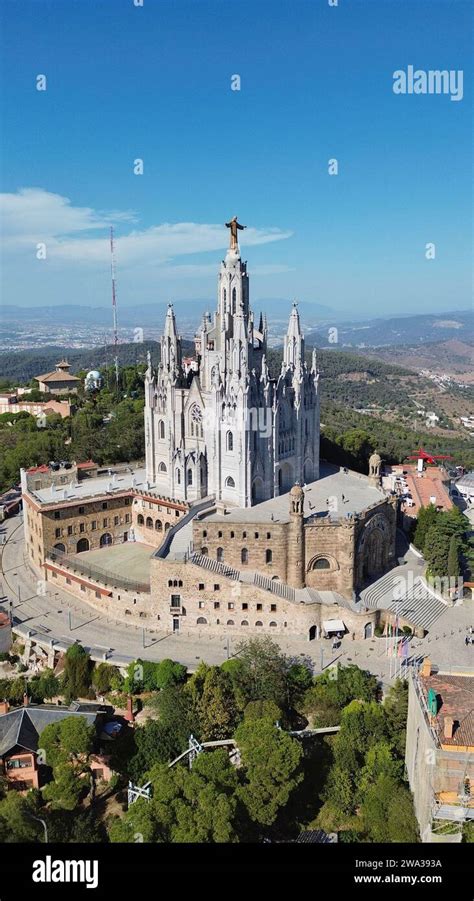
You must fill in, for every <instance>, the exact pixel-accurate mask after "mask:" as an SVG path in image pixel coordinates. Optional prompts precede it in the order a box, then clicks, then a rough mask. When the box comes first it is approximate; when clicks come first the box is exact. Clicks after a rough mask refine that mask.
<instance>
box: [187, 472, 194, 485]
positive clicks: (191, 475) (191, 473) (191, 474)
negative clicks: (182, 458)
mask: <svg viewBox="0 0 474 901" xmlns="http://www.w3.org/2000/svg"><path fill="white" fill-rule="evenodd" d="M187 482H188V485H192V484H193V471H192V469H188V473H187Z"/></svg>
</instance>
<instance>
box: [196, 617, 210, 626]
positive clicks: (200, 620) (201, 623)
mask: <svg viewBox="0 0 474 901" xmlns="http://www.w3.org/2000/svg"><path fill="white" fill-rule="evenodd" d="M196 623H197V624H198V626H207V619H206V618H205V617H204V616H198V618H197V620H196Z"/></svg>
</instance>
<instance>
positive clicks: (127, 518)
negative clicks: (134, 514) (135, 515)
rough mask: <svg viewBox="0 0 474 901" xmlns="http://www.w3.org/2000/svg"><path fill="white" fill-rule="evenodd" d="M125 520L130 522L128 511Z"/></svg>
mask: <svg viewBox="0 0 474 901" xmlns="http://www.w3.org/2000/svg"><path fill="white" fill-rule="evenodd" d="M125 522H130V513H126V514H125Z"/></svg>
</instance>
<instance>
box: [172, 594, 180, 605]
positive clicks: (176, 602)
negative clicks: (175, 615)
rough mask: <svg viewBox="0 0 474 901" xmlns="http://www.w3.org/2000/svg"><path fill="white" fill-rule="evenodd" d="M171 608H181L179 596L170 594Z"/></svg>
mask: <svg viewBox="0 0 474 901" xmlns="http://www.w3.org/2000/svg"><path fill="white" fill-rule="evenodd" d="M171 606H172V607H181V595H180V594H172V595H171Z"/></svg>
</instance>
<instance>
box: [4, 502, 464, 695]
mask: <svg viewBox="0 0 474 901" xmlns="http://www.w3.org/2000/svg"><path fill="white" fill-rule="evenodd" d="M0 529H1V530H2V531H1V532H0V534H3V535H4V536H6V543H5V544H4V545H3V546H0V552H1V572H2V574H3V575H2V580H3V587H2V588H1V590H0V595H3V594H5V595H6V596H7V597H8V599H9V600H10V601H12V602H13V616H14V622H15V623H18V624H19V626H20V627H21V628H23V629H24V628H28V629H30V630H31V633H32V635H31V637H32V638H33V639H34V634H35V632H36V633H41V634H43V635H46V636H48V637H49V638H55V639H57V640H59V641H60V642H62V643H64V645H66V646H67V645H69V644H71V643H73V642H74V641H80V642H81V644H83V645H84V647H86V648H88V649H91V650H92V651H93V654H94V656H95V657H97V658H100V656H101V655H102V654H103V653H104V652H105V651H107V652H108V656H107V659H108V660H109V661H110V662H111V663H112V662H113V663H118V664H124V663H127V662H129V661H131V660H135V659H136V658H137V657H141V658H143V659H145V660H154V661H159V660H162V659H163V658H165V657H171V658H172V659H174V660H179V661H181V662H182V663H184V664H185V665H186V666H187V667H188V668H189V669H191V670H192V669H194V668H195V667H196V666H197V665H198V663H199V661H200V660H201V659H202V660H205V661H206V662H207V663H211V664H217V663H222V661H223V660H225V659H226V658H227V656H228V655H229V656H232V655H233V654H234V652H235V648H236V645H237V644H238V642H239V640H240V637H239V638H235V639H232V638H229V640H228V645H227V637H218V638H212V637H209V636H208V635H203V636H201V637H200V638H186V637H185V636H184V635H183V634H180V635H171V634H165V633H164V632H158V631H154V632H153V631H148V630H145V631H144V630H143V629H142V628H141V627H139V626H131V625H130V624H128V623H127V624H125V623H119V622H117V621H116V620H114V619H111V618H110V617H107V616H101V615H100V614H98V613H97V611H96V610H94V609H93V608H91V607H89V606H88V605H87V604H85V603H84V602H81V601H80V600H79V599H76V598H72V597H70V596H68V595H67V594H66V592H61V591H54V590H53V589H51V590H50V588H49V586H50V583H47V585H48V593H47V594H46V595H45V596H42V595H41V594H38V587H37V584H36V583H35V581H34V578H33V575H32V573H31V571H30V570H29V569H27V567H26V566H25V563H24V557H23V555H24V540H23V523H22V516H21V515H18V516H15V517H12V518H11V519H8V520H6V521H5V522H4V523H3V524H2V526H1V527H0ZM471 624H472V625H474V608H473V606H472V603H471V605H470V606H469V607H468V606H460V607H456V608H451V609H447V611H446V613H445V614H443V616H441V617H440V619H439V620H437V622H436V623H435V624H434V626H433V629H432V631H431V633H430V634H429V635H428V636H427V637H426V638H425V639H423V640H418V639H414V640H413V641H412V642H411V646H410V655H411V657H412V658H416V657H420V658H421V657H424V656H426V655H429V656H430V657H431V658H432V660H433V661H434V662H435V663H437V664H439V665H440V666H443V667H446V666H450V665H456V666H463V667H467V666H471V667H474V645H471V646H469V647H466V646H465V644H464V636H465V634H466V628H467V626H469V625H471ZM272 637H274V640H276V641H277V642H278V643H279V644H280V646H281V648H282V650H283V651H284V652H285V653H286V654H289V655H294V656H302V657H303V656H304V657H309V658H311V660H312V661H313V664H314V669H315V671H316V672H319V671H320V670H321V667H323V668H326V667H327V666H329V665H330V664H331V663H333V662H335V661H339V662H340V663H348V662H352V663H356V664H357V665H358V666H361V667H363V668H367V669H370V671H371V672H373V673H375V674H376V675H377V676H378V677H379V678H380V679H382V680H383V681H384V682H385V683H388V682H390V681H391V670H392V678H393V670H394V665H393V661H392V666H390V663H391V661H390V659H389V658H388V657H387V656H386V655H385V640H384V639H383V638H378V639H377V638H374V639H371V640H366V641H352V639H351V638H350V637H349V636H346V637H345V638H344V640H343V641H342V645H341V647H340V648H339V649H338V650H337V651H335V652H334V653H333V652H332V648H331V643H330V642H328V641H324V640H321V641H312V642H311V643H309V642H307V641H304V640H302V639H286V638H285V639H279V638H278V637H277V636H272ZM144 645H145V646H144Z"/></svg>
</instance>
